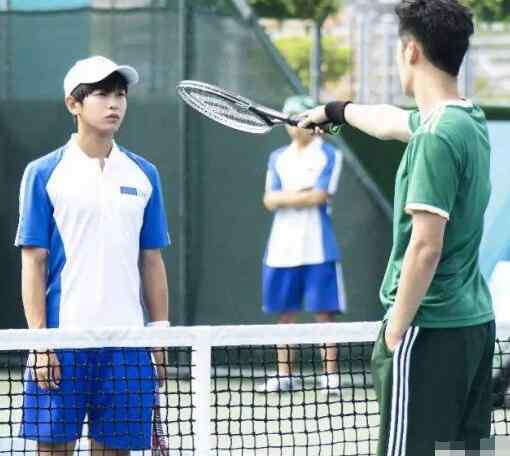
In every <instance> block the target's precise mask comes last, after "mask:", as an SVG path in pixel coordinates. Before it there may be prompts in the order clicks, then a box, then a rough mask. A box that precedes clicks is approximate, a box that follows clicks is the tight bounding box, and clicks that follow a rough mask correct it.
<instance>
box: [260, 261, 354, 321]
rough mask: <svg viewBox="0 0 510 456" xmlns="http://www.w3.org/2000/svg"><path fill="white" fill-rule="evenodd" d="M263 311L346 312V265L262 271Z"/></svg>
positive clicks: (264, 269)
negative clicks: (343, 271) (344, 282)
mask: <svg viewBox="0 0 510 456" xmlns="http://www.w3.org/2000/svg"><path fill="white" fill-rule="evenodd" d="M262 301H263V307H262V308H263V310H264V312H267V313H286V312H299V311H300V310H302V309H303V307H304V310H306V311H307V312H313V313H318V312H341V313H343V312H345V309H346V302H345V293H344V284H343V277H342V266H341V265H340V263H335V262H333V261H331V262H327V263H321V264H311V265H304V266H296V267H291V268H273V267H270V266H266V265H264V267H263V271H262Z"/></svg>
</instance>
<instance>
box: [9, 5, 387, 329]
mask: <svg viewBox="0 0 510 456" xmlns="http://www.w3.org/2000/svg"><path fill="white" fill-rule="evenodd" d="M112 3H113V4H114V3H115V2H112ZM152 4H153V6H151V7H145V8H138V9H127V10H123V9H115V8H110V9H101V10H97V9H92V8H87V9H80V10H76V11H56V12H41V11H34V12H26V11H25V12H3V13H0V46H1V49H2V53H1V54H0V148H1V153H0V173H2V178H3V179H2V181H1V183H0V188H1V192H2V195H3V201H4V204H3V205H2V208H1V209H0V211H1V214H0V215H1V219H0V220H1V226H0V250H1V256H2V258H3V259H4V261H3V263H2V276H3V280H2V281H1V282H0V297H1V298H2V300H3V301H2V302H3V306H4V307H3V309H4V312H3V313H2V316H3V317H2V319H1V321H0V326H1V327H20V326H23V325H24V318H23V314H22V306H21V298H20V284H19V277H20V271H19V268H20V260H19V252H18V251H17V250H16V249H15V248H14V247H12V242H13V239H14V236H15V231H16V224H17V206H18V188H19V181H20V179H21V175H22V172H23V169H24V167H25V166H26V164H27V163H28V162H29V161H30V160H33V159H35V158H36V157H38V156H41V155H43V154H45V153H48V152H50V151H52V150H54V149H55V148H57V147H58V146H60V145H62V144H63V143H65V142H66V141H67V140H68V138H69V135H70V134H71V133H72V131H73V128H74V127H73V123H72V119H71V117H70V116H69V115H68V114H67V112H66V110H65V107H64V104H63V90H62V80H63V77H64V75H65V72H66V71H67V69H68V68H69V67H70V66H71V65H72V64H73V63H74V61H76V60H77V59H79V58H83V57H85V56H89V55H94V54H101V55H105V56H108V57H110V58H112V59H114V60H116V61H118V62H120V63H127V64H130V65H133V66H134V67H136V68H137V69H138V70H139V72H140V75H141V83H140V84H139V85H138V86H136V87H134V88H133V89H132V90H131V91H130V94H129V109H128V115H127V119H126V121H125V124H124V126H123V127H122V130H121V132H120V134H119V136H118V138H117V139H118V142H119V143H120V144H122V145H124V146H126V147H127V148H129V149H131V150H133V151H134V152H135V153H138V154H141V155H143V156H145V157H147V158H148V159H149V160H151V161H152V162H153V163H154V164H155V165H156V166H157V167H158V168H159V171H160V174H161V178H162V182H163V187H164V196H165V199H166V205H167V213H168V219H169V225H170V230H171V236H172V240H173V244H172V246H171V247H170V248H169V249H166V251H165V259H166V264H167V268H168V276H169V283H170V289H171V320H172V322H174V323H176V324H219V323H221V324H235V323H256V322H269V321H274V317H269V316H266V315H263V314H262V312H261V303H260V291H259V290H260V271H261V261H262V257H263V253H264V248H265V242H266V239H267V236H268V234H269V226H270V222H271V216H270V214H269V213H267V212H266V211H265V210H264V209H263V207H262V203H261V201H262V192H263V187H264V178H265V172H266V162H267V157H268V155H269V153H270V152H271V151H272V150H273V149H275V148H276V147H278V146H280V145H282V144H283V143H285V142H286V141H287V140H288V138H287V137H286V133H285V131H284V130H283V129H280V130H277V131H275V132H273V133H271V134H270V135H266V136H250V135H246V134H241V133H238V132H234V131H232V130H229V129H226V128H224V127H221V126H219V125H217V124H214V123H212V122H210V121H209V120H206V119H204V118H202V117H200V116H199V115H197V114H196V113H193V112H190V111H188V110H185V108H184V107H183V104H182V103H181V102H179V100H178V99H177V97H176V94H175V85H176V83H177V82H178V81H179V80H180V79H183V78H188V79H200V80H204V81H208V82H210V83H213V84H218V85H220V86H223V87H225V88H228V89H231V90H233V91H236V92H238V93H241V94H243V95H245V96H247V97H252V98H254V99H256V100H257V101H259V102H261V103H264V104H267V105H269V106H274V107H278V106H281V104H282V102H283V100H284V99H285V98H286V97H287V96H289V95H291V94H293V93H296V91H297V90H299V87H296V84H295V83H293V80H292V78H289V75H288V73H287V69H286V68H282V67H281V65H279V64H278V61H279V59H278V58H276V57H277V56H275V54H274V52H275V51H274V49H272V48H271V47H270V46H268V43H267V41H265V40H264V39H261V36H262V35H261V33H262V32H261V30H260V29H258V28H257V26H256V25H255V24H252V23H251V22H246V21H245V20H243V19H242V18H241V16H240V14H239V13H238V11H237V9H236V8H235V7H234V6H233V4H231V3H230V2H229V1H217V2H211V1H199V0H188V1H182V0H181V1H168V2H165V1H160V0H158V1H154V2H152ZM347 158H348V159H347V160H346V163H345V166H344V170H343V172H342V176H341V181H340V185H339V190H338V194H337V195H336V196H335V198H334V211H335V212H334V220H335V225H336V230H337V235H338V238H339V241H340V244H341V246H342V248H343V252H344V258H343V262H344V273H345V276H346V283H347V296H348V301H349V306H350V311H349V313H348V314H347V315H346V316H345V317H343V318H344V319H347V320H362V319H376V318H379V317H380V316H381V310H380V305H379V302H378V297H377V289H378V286H379V283H380V280H381V278H382V274H383V272H384V267H385V262H386V259H387V256H388V254H389V246H390V237H391V229H390V223H389V220H388V217H387V214H386V213H385V212H384V210H383V209H382V208H381V207H380V205H378V203H377V201H376V199H375V198H374V193H373V192H371V191H370V190H368V189H367V187H366V182H365V181H364V180H363V178H362V176H360V174H359V173H358V172H357V171H356V167H355V166H354V165H355V163H354V162H353V161H352V160H351V161H349V156H347ZM351 158H352V156H351ZM91 254H93V252H91Z"/></svg>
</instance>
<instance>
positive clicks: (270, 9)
mask: <svg viewBox="0 0 510 456" xmlns="http://www.w3.org/2000/svg"><path fill="white" fill-rule="evenodd" d="M249 3H250V5H251V6H252V7H253V8H254V10H255V11H256V13H257V14H258V15H259V16H260V17H271V18H275V19H313V20H315V21H323V20H324V19H325V18H326V17H328V16H329V15H330V14H333V13H336V12H337V11H338V9H339V8H340V3H341V0H313V1H312V0H249Z"/></svg>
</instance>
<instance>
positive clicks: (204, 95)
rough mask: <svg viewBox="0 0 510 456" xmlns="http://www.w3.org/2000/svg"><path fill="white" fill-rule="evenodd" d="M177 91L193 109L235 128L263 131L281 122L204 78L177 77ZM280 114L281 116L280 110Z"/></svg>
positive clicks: (250, 102) (246, 130)
mask: <svg viewBox="0 0 510 456" xmlns="http://www.w3.org/2000/svg"><path fill="white" fill-rule="evenodd" d="M177 93H178V94H179V96H180V97H181V98H182V100H183V101H184V102H185V103H186V104H188V105H189V106H190V107H192V108H193V109H195V110H197V111H198V112H200V113H201V114H203V115H204V116H206V117H208V118H209V119H211V120H214V121H216V122H218V123H220V124H222V125H225V126H227V127H230V128H233V129H235V130H239V131H244V132H246V133H253V134H264V133H267V132H269V131H270V130H271V129H272V128H273V127H274V126H275V125H278V124H281V123H283V121H282V120H281V119H276V118H273V117H272V116H271V115H267V114H266V112H272V111H271V110H269V109H267V108H264V107H261V106H259V105H257V104H255V103H253V102H252V101H251V100H249V99H247V98H244V97H241V96H239V95H235V94H233V93H231V92H228V91H227V90H224V89H222V88H220V87H216V86H214V85H212V84H207V83H205V82H201V81H192V80H185V81H181V82H180V83H179V84H178V85H177ZM275 112H276V111H275ZM278 114H281V113H278ZM281 115H282V116H284V117H285V115H284V114H281Z"/></svg>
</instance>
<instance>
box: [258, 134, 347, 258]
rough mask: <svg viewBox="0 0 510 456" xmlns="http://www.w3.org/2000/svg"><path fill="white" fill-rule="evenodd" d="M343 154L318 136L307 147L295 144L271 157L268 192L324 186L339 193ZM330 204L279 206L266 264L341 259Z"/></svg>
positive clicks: (321, 188) (268, 172)
mask: <svg viewBox="0 0 510 456" xmlns="http://www.w3.org/2000/svg"><path fill="white" fill-rule="evenodd" d="M341 169H342V156H341V155H340V153H339V152H338V151H337V150H336V149H335V148H334V147H333V146H332V145H330V144H327V143H324V142H323V141H322V140H321V139H320V138H315V139H314V140H313V141H312V142H311V143H310V144H309V145H308V146H307V147H306V148H305V149H304V150H301V151H298V150H297V148H295V147H294V146H293V145H290V146H286V147H283V148H281V149H278V150H276V151H274V152H273V153H272V154H271V156H270V157H269V164H268V171H267V178H266V192H269V191H277V190H294V191H296V190H305V189H312V188H314V189H320V190H324V191H326V192H327V193H328V194H329V195H333V194H334V193H335V192H336V189H337V185H338V179H339V176H340V172H341ZM330 212H331V208H330V205H329V202H328V203H325V204H323V205H322V206H320V207H310V208H303V209H294V208H284V209H278V210H277V211H276V212H275V214H274V220H273V225H272V228H271V234H270V236H269V242H268V245H267V249H266V255H265V259H264V263H265V264H266V265H267V266H271V267H294V266H301V265H307V264H320V263H325V262H329V261H339V260H340V252H339V249H338V246H337V242H336V239H335V235H334V231H333V225H332V222H331V216H330Z"/></svg>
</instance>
